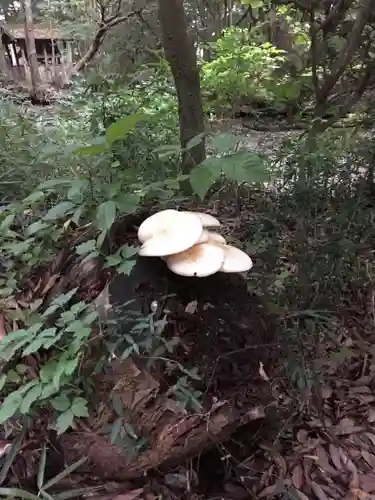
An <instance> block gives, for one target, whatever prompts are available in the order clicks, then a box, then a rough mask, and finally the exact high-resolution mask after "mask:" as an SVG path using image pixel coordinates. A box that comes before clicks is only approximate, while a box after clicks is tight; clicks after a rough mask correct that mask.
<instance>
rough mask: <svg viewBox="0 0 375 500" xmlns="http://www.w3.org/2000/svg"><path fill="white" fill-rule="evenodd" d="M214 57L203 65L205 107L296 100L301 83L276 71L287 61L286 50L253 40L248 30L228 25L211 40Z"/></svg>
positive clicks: (281, 102)
mask: <svg viewBox="0 0 375 500" xmlns="http://www.w3.org/2000/svg"><path fill="white" fill-rule="evenodd" d="M211 47H212V49H213V51H214V54H215V56H214V59H213V60H212V61H209V62H205V63H203V64H202V67H201V69H202V88H203V92H204V95H205V96H206V99H207V102H208V106H209V107H210V106H213V105H215V103H217V104H219V105H221V106H227V107H232V106H233V105H235V103H239V104H241V103H246V104H251V103H260V102H263V103H268V104H270V105H274V104H277V103H280V104H281V105H283V104H285V103H287V102H288V101H289V100H291V99H295V98H296V97H297V96H298V94H299V90H300V84H299V83H298V82H297V81H295V80H293V79H291V78H289V77H287V76H284V77H280V75H279V76H278V77H277V78H276V77H275V72H276V70H278V69H280V68H281V66H282V65H283V64H284V63H285V62H286V60H287V56H286V53H285V52H284V51H282V50H280V49H277V48H276V47H274V46H273V45H272V44H271V43H268V42H265V43H262V44H259V43H257V42H254V41H253V40H252V35H251V33H250V31H249V30H246V29H241V28H228V29H226V30H225V31H224V32H223V34H222V36H221V37H220V38H218V39H217V40H216V41H215V42H213V43H211Z"/></svg>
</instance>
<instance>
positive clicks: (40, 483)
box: [36, 442, 47, 490]
mask: <svg viewBox="0 0 375 500" xmlns="http://www.w3.org/2000/svg"><path fill="white" fill-rule="evenodd" d="M46 459H47V445H46V443H45V442H44V443H43V448H42V454H41V457H40V463H39V470H38V476H37V479H36V484H37V486H38V489H39V490H41V489H42V486H43V482H44V471H45V469H46Z"/></svg>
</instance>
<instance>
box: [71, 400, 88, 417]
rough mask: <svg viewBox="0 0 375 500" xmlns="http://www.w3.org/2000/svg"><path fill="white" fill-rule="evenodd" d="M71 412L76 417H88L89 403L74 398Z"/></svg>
mask: <svg viewBox="0 0 375 500" xmlns="http://www.w3.org/2000/svg"><path fill="white" fill-rule="evenodd" d="M71 411H72V413H73V415H74V416H75V417H78V418H80V417H88V416H89V411H88V409H87V401H86V399H84V398H79V397H78V398H74V400H73V404H72V407H71Z"/></svg>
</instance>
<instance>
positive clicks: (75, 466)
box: [43, 457, 88, 490]
mask: <svg viewBox="0 0 375 500" xmlns="http://www.w3.org/2000/svg"><path fill="white" fill-rule="evenodd" d="M87 460H88V459H87V457H83V458H81V459H80V460H78V461H77V462H74V464H72V465H69V467H67V468H66V469H64V470H63V471H62V472H60V474H57V476H55V477H53V478H52V479H50V480H49V481H47V482H46V484H45V485H44V486H43V490H48V488H50V487H51V486H53V485H54V484H57V483H58V482H59V481H61V480H62V479H64V478H66V477H67V476H69V474H71V473H72V472H74V471H75V470H76V469H78V467H81V465H83V464H84V463H85V462H87Z"/></svg>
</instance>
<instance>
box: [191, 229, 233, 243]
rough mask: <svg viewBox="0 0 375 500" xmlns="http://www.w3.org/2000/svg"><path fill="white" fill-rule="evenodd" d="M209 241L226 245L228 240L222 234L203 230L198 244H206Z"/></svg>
mask: <svg viewBox="0 0 375 500" xmlns="http://www.w3.org/2000/svg"><path fill="white" fill-rule="evenodd" d="M207 241H216V242H217V243H223V244H224V245H225V244H226V242H227V240H226V239H225V238H224V236H222V235H221V234H219V233H216V232H214V231H207V229H203V231H202V234H201V237H200V238H199V241H198V243H206V242H207Z"/></svg>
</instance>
